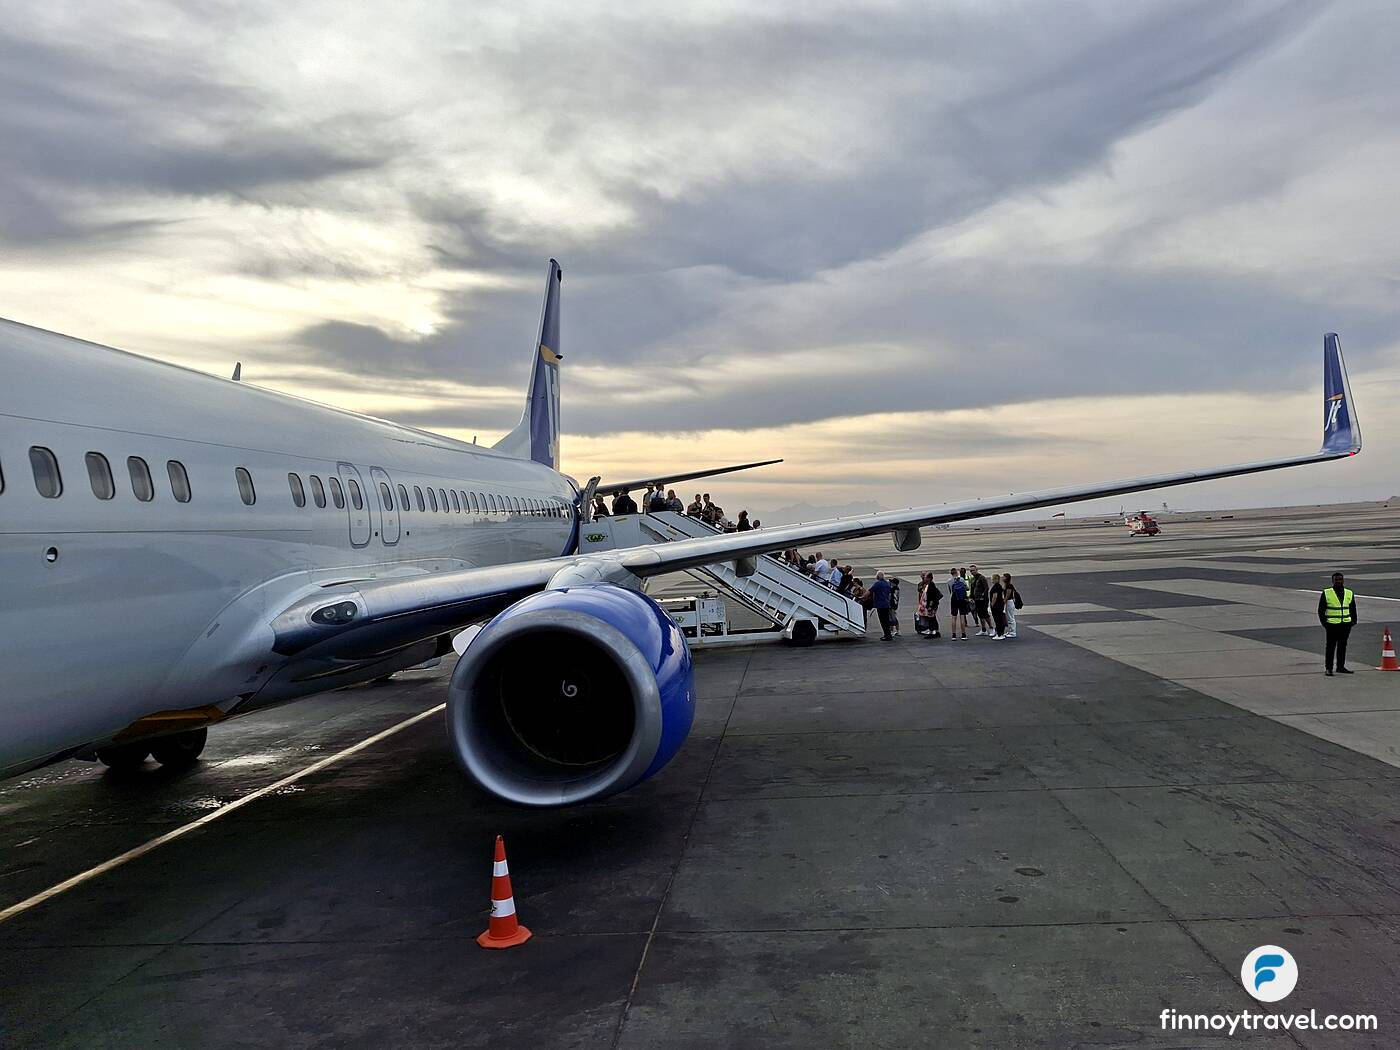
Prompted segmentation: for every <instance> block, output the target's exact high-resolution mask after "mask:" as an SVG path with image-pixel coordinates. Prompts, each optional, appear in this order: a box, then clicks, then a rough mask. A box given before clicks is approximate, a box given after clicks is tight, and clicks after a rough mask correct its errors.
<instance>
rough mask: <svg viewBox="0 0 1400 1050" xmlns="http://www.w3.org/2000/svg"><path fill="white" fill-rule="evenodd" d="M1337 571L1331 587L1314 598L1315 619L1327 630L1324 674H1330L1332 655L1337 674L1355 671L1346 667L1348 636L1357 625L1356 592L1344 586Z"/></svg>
mask: <svg viewBox="0 0 1400 1050" xmlns="http://www.w3.org/2000/svg"><path fill="white" fill-rule="evenodd" d="M1346 582H1347V581H1346V578H1345V577H1344V576H1342V574H1341V573H1339V572H1334V573H1333V574H1332V586H1331V587H1328V588H1326V589H1325V590H1324V591H1323V592H1322V593H1321V594H1320V595H1318V598H1317V618H1318V620H1319V621H1321V623H1322V629H1323V630H1324V631H1326V632H1327V654H1326V656H1325V657H1324V660H1325V666H1326V668H1327V674H1328V675H1329V676H1330V675H1331V674H1332V657H1333V655H1334V654H1335V655H1336V658H1337V673H1338V674H1355V673H1356V672H1354V671H1352V670H1350V669H1349V668H1348V667H1347V635H1349V634H1351V629H1352V628H1353V627H1354V626H1356V595H1355V594H1354V593H1352V591H1351V589H1350V588H1349V587H1347V585H1346Z"/></svg>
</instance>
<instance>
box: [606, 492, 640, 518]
mask: <svg viewBox="0 0 1400 1050" xmlns="http://www.w3.org/2000/svg"><path fill="white" fill-rule="evenodd" d="M612 512H613V514H636V513H637V501H636V500H634V499H633V498H632V493H630V492H619V493H618V494H617V496H616V497H615V498H614V499H613V510H612Z"/></svg>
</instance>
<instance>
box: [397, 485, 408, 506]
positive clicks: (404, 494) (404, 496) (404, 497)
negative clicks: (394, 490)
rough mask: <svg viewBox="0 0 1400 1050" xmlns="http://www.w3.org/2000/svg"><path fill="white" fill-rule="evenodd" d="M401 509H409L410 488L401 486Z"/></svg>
mask: <svg viewBox="0 0 1400 1050" xmlns="http://www.w3.org/2000/svg"><path fill="white" fill-rule="evenodd" d="M399 510H408V489H406V488H404V487H403V486H402V485H400V486H399Z"/></svg>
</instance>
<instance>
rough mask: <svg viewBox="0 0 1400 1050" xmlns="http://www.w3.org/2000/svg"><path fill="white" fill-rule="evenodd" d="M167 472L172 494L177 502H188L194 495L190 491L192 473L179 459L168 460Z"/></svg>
mask: <svg viewBox="0 0 1400 1050" xmlns="http://www.w3.org/2000/svg"><path fill="white" fill-rule="evenodd" d="M165 473H166V474H167V475H169V477H170V494H171V495H172V496H174V497H175V502H176V503H188V502H189V501H190V498H191V497H192V496H193V495H194V493H192V492H191V491H190V475H189V472H188V471H187V470H185V465H184V464H183V463H181V462H180V461H179V460H178V459H172V460H167V461H166V464H165Z"/></svg>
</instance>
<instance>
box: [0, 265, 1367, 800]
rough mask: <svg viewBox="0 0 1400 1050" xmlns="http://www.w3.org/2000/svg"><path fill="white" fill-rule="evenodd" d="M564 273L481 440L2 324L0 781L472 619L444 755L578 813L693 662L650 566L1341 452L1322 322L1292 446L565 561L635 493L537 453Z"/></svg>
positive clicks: (189, 728) (293, 690)
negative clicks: (1318, 358) (509, 403)
mask: <svg viewBox="0 0 1400 1050" xmlns="http://www.w3.org/2000/svg"><path fill="white" fill-rule="evenodd" d="M562 276H563V275H562V271H561V270H560V268H559V265H558V263H557V262H555V261H554V260H550V263H549V268H548V275H547V278H546V285H545V298H544V305H543V309H542V313H541V318H540V326H539V330H538V338H537V339H536V340H535V342H534V345H533V346H532V347H531V350H530V353H531V355H532V362H533V363H532V367H531V372H530V379H529V385H528V388H527V394H526V400H525V406H524V410H523V412H522V414H521V417H520V421H519V423H518V424H517V425H516V426H515V428H514V429H512V430H511V431H510V432H509V433H508V434H506V435H505V436H504V437H503V438H502V439H501V440H500V441H498V442H497V443H496V444H495V445H494V446H493V447H491V448H486V447H483V446H479V445H476V444H475V443H472V444H467V443H465V442H462V441H457V440H454V439H451V438H448V437H444V436H441V435H438V434H433V433H430V432H427V431H424V430H419V429H415V428H412V427H407V426H401V425H398V424H395V423H391V422H386V421H384V420H381V419H375V418H372V417H368V416H364V415H359V414H356V413H353V412H348V411H343V410H340V409H335V408H330V407H327V406H324V405H319V404H315V403H312V402H309V401H305V400H302V399H300V398H296V397H292V396H289V395H287V394H282V393H278V392H274V391H271V390H266V389H263V388H261V387H258V386H256V385H254V384H250V383H248V382H246V381H243V380H241V379H240V380H237V381H235V380H233V379H225V378H223V377H221V376H213V375H208V374H204V373H201V372H197V371H194V370H191V369H187V368H182V367H179V366H176V365H172V364H167V363H163V362H158V361H155V360H152V359H149V358H145V357H141V356H138V355H135V354H130V353H126V352H123V351H120V350H114V349H111V348H108V347H102V346H98V345H96V344H93V343H89V342H85V341H83V340H79V339H75V338H71V337H68V336H64V335H59V334H56V333H52V332H47V331H42V330H39V329H35V328H30V327H27V326H24V325H21V324H17V323H15V322H10V321H0V567H3V575H2V576H0V578H3V579H4V581H5V592H6V593H5V598H6V601H5V603H4V607H3V610H0V669H3V670H0V674H3V687H0V776H13V775H16V774H18V773H21V772H24V771H26V770H30V769H34V768H37V767H40V766H43V765H46V764H48V763H52V762H57V761H61V760H64V759H67V758H73V757H79V758H89V759H91V758H94V757H95V758H99V759H101V760H102V761H104V762H106V763H107V764H108V765H110V766H114V767H119V768H120V767H133V766H138V765H140V764H142V763H144V762H145V761H146V759H147V758H148V757H152V758H154V759H156V760H157V761H158V762H161V763H163V764H167V765H171V766H180V765H187V764H189V763H191V762H193V761H194V760H195V759H196V758H197V757H198V755H199V753H200V751H201V750H202V748H203V747H204V744H205V741H206V739H207V730H208V727H209V726H210V725H213V724H215V723H218V722H221V721H223V720H225V719H227V718H230V717H234V716H238V715H243V714H246V713H248V712H251V711H257V710H260V709H263V708H266V707H268V706H270V705H273V704H279V703H283V702H286V701H290V700H295V699H297V698H300V697H304V696H309V695H312V694H316V693H321V692H324V691H327V690H332V689H338V688H340V687H343V686H346V685H351V684H355V683H360V682H366V681H370V680H373V679H376V678H381V677H384V676H385V675H387V674H391V673H393V672H395V671H397V670H401V669H404V668H408V667H411V666H414V665H417V664H420V663H422V662H424V661H425V660H428V659H431V658H432V657H434V656H444V655H446V654H448V653H449V652H451V651H452V641H453V637H454V635H456V634H457V633H458V632H459V631H461V630H462V629H464V628H466V627H468V626H473V625H476V626H477V628H478V633H477V634H476V635H475V637H474V638H473V639H472V640H471V641H470V643H469V644H468V645H467V646H466V648H465V652H464V654H463V655H462V656H461V658H460V659H459V660H458V662H457V664H456V667H455V669H454V671H453V674H452V677H451V680H450V683H449V686H448V696H447V714H446V722H447V731H448V737H449V741H450V746H451V749H452V751H453V753H454V755H455V757H456V759H457V761H458V763H459V764H460V766H461V767H462V769H463V770H464V771H465V772H466V774H467V775H468V776H469V777H470V778H471V779H472V780H473V781H475V783H476V784H477V785H479V786H480V787H481V788H482V789H484V790H485V791H486V792H488V793H490V794H492V795H494V796H496V797H498V798H500V799H504V800H507V801H509V802H512V803H516V804H519V805H523V806H562V805H570V804H574V803H579V802H584V801H587V800H590V799H595V798H600V797H603V796H606V795H609V794H612V793H615V792H619V791H623V790H626V789H628V788H630V787H632V786H634V785H636V784H638V783H641V782H642V781H644V780H646V779H647V778H648V777H650V776H652V775H654V774H656V773H657V772H658V771H659V770H661V769H662V768H663V767H664V766H665V765H666V763H667V762H668V761H670V759H671V758H672V757H674V755H675V754H676V753H677V751H678V750H679V749H680V747H681V745H682V744H683V743H684V741H685V738H686V735H687V733H688V731H689V729H690V725H691V721H692V718H693V715H694V707H695V690H694V687H693V675H692V664H691V657H690V652H689V650H688V648H687V645H686V641H685V639H684V637H683V636H682V634H681V631H680V630H679V628H678V627H677V626H676V624H675V623H674V622H673V621H672V620H671V619H670V618H669V617H668V616H667V615H666V613H665V612H664V611H663V610H662V609H661V607H660V606H659V605H658V604H657V603H656V602H655V601H654V600H653V599H651V598H650V597H649V596H647V594H645V593H644V589H643V585H644V583H645V581H646V580H647V579H648V578H650V577H653V576H657V575H660V574H663V573H670V572H676V571H679V570H683V569H687V568H692V567H696V566H701V565H705V564H712V563H717V562H734V563H735V564H736V568H738V569H739V571H741V572H742V571H743V569H742V567H743V566H745V565H746V564H751V563H752V561H753V560H754V559H756V558H757V557H758V556H759V555H761V554H764V553H768V552H771V551H775V550H781V549H784V548H788V547H794V546H799V545H802V546H805V545H807V544H813V543H827V542H830V541H836V540H842V539H848V538H853V537H857V536H867V535H872V534H878V533H889V534H890V535H891V536H892V537H893V541H894V545H895V547H896V548H897V549H899V550H904V551H907V550H913V549H915V548H916V547H917V546H918V545H919V541H920V530H921V529H923V528H926V527H937V526H941V525H946V524H949V523H952V522H957V521H964V520H969V519H975V518H982V517H988V516H991V515H994V514H1002V513H1007V512H1011V511H1020V510H1028V509H1033V508H1037V507H1048V506H1053V505H1056V504H1064V503H1070V502H1074V501H1080V500H1089V499H1095V498H1102V497H1105V496H1112V495H1118V494H1121V493H1127V492H1137V491H1141V490H1144V489H1156V488H1164V487H1167V486H1172V485H1182V484H1187V483H1190V482H1196V481H1205V480H1210V479H1216V478H1227V477H1234V476H1237V475H1242V474H1251V473H1257V472H1261V471H1268V470H1277V469H1282V468H1285V467H1294V466H1300V465H1304V464H1310V463H1320V462H1324V461H1328V460H1334V459H1340V458H1343V457H1347V456H1353V455H1355V454H1356V453H1357V452H1359V451H1360V448H1361V432H1360V428H1359V425H1358V421H1357V419H1356V416H1355V413H1354V410H1353V407H1352V400H1351V391H1350V388H1349V385H1348V380H1347V375H1346V369H1345V365H1344V362H1343V359H1342V353H1341V346H1340V343H1339V340H1338V338H1337V336H1336V335H1335V334H1328V335H1327V336H1326V337H1325V338H1324V345H1323V366H1324V368H1323V389H1324V398H1325V400H1324V428H1323V442H1322V446H1321V448H1320V449H1319V450H1318V451H1316V452H1313V453H1308V454H1304V455H1293V456H1287V457H1282V458H1275V459H1268V460H1263V461H1259V462H1253V463H1238V464H1232V465H1227V466H1218V467H1211V468H1207V469H1202V470H1185V471H1180V472H1176V473H1169V474H1160V475H1155V476H1148V477H1134V478H1125V479H1119V480H1112V481H1101V482H1094V483H1089V484H1083V485H1070V486H1066V487H1062V488H1055V489H1048V490H1042V491H1036V492H1028V493H1023V494H1019V495H1017V494H1012V495H1007V496H999V497H995V498H987V499H974V500H968V501H963V502H954V503H946V504H941V505H935V506H924V507H915V508H911V509H907V510H895V511H883V512H879V513H870V514H862V515H856V516H853V517H846V518H840V519H833V520H825V521H816V522H809V523H805V524H798V525H787V526H780V527H775V528H765V529H763V530H761V531H754V532H739V533H715V534H713V535H704V536H700V537H696V538H688V539H682V540H677V541H674V542H670V543H665V544H656V545H643V546H637V547H631V548H625V549H617V550H606V551H595V552H591V553H582V554H580V553H578V552H577V550H578V537H579V529H580V524H581V522H583V521H584V520H586V517H587V514H588V507H589V503H590V500H591V497H592V494H593V493H594V492H598V491H603V492H607V491H619V490H620V489H621V488H624V487H629V486H636V485H639V484H644V483H645V482H640V483H639V482H623V483H617V484H611V485H602V484H601V483H600V481H599V479H596V478H595V479H592V480H591V481H590V482H589V484H588V485H587V486H583V487H581V486H580V485H579V484H578V482H577V481H575V480H574V479H573V478H571V477H569V476H567V475H565V474H563V473H561V472H560V470H559V433H560V431H559V418H560V416H559V406H560V366H561V360H562V357H561V354H560V342H559V337H560V302H561V300H560V288H561V283H562ZM740 466H745V465H740ZM721 469H739V468H738V467H735V468H716V469H715V470H714V471H710V472H705V471H690V472H687V473H682V474H671V475H666V474H651V475H648V477H647V480H649V481H651V482H661V483H665V482H668V481H674V480H680V479H683V478H685V479H688V478H692V477H697V476H706V474H707V473H718V472H720V470H721ZM346 702H347V703H353V702H354V700H353V699H347V701H346Z"/></svg>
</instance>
